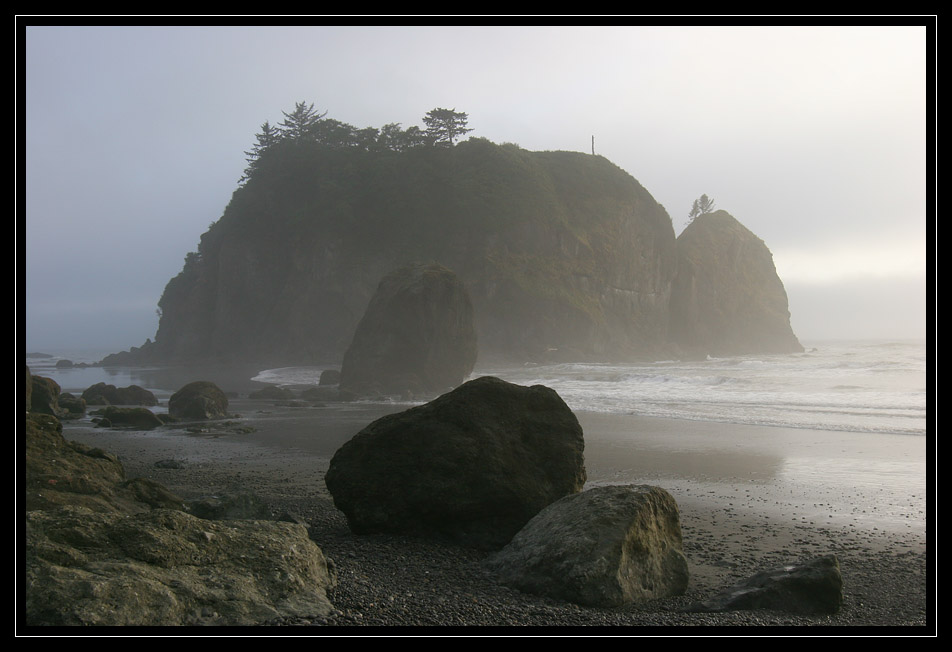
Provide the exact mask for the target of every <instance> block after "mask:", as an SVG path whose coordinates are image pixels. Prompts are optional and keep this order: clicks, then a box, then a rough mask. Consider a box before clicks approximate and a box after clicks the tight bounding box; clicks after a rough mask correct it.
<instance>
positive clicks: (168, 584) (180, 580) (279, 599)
mask: <svg viewBox="0 0 952 652" xmlns="http://www.w3.org/2000/svg"><path fill="white" fill-rule="evenodd" d="M25 552H26V554H25V557H26V573H25V576H26V596H25V597H26V599H25V614H26V624H27V625H61V626H62V625H113V626H125V625H146V626H164V625H170V626H177V625H197V624H202V625H256V624H261V623H263V622H267V621H270V620H273V619H287V618H313V617H319V616H327V615H328V614H330V613H331V612H332V611H333V606H332V605H331V603H330V601H329V600H328V598H327V591H328V590H329V589H331V588H332V587H333V586H334V585H335V584H336V573H335V571H334V567H333V565H332V564H331V563H330V562H329V561H328V560H327V559H326V558H325V557H324V555H323V553H322V552H321V550H320V548H319V547H318V546H317V545H316V544H315V543H314V542H313V541H311V540H310V539H309V538H308V533H307V528H306V527H305V526H303V525H300V524H297V523H287V522H274V521H253V520H234V521H209V520H205V519H200V518H197V517H195V516H192V515H190V514H186V513H184V512H181V511H176V510H170V509H153V510H149V511H146V512H142V513H139V514H134V515H125V514H120V513H115V512H94V511H92V510H89V509H86V508H84V507H78V506H72V505H70V506H65V507H62V508H59V509H56V510H52V511H32V512H27V515H26V551H25Z"/></svg>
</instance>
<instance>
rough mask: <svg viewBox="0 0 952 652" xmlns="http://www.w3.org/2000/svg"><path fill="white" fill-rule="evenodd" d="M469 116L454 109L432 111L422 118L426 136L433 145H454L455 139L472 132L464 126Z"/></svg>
mask: <svg viewBox="0 0 952 652" xmlns="http://www.w3.org/2000/svg"><path fill="white" fill-rule="evenodd" d="M468 120H469V116H468V115H466V114H465V113H462V112H457V111H456V110H455V109H433V110H432V111H430V112H429V113H427V114H426V115H425V116H424V117H423V123H424V124H425V125H426V135H427V136H429V137H430V138H431V139H432V142H433V143H435V144H444V145H446V144H448V145H450V146H452V145H454V144H456V139H457V138H459V137H460V136H462V135H463V134H465V133H468V132H470V131H472V129H469V128H468V127H467V126H466V123H467V121H468Z"/></svg>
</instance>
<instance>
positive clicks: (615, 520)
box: [486, 485, 688, 607]
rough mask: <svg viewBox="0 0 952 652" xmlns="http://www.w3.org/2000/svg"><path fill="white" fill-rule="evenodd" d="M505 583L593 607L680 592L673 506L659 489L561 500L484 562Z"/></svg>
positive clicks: (600, 490) (683, 573)
mask: <svg viewBox="0 0 952 652" xmlns="http://www.w3.org/2000/svg"><path fill="white" fill-rule="evenodd" d="M486 563H487V566H488V567H489V568H490V569H491V570H492V571H493V573H494V574H495V575H496V576H497V578H498V579H499V581H500V582H501V583H502V584H505V585H507V586H510V587H512V588H515V589H518V590H520V591H523V592H525V593H532V594H536V595H542V596H547V597H550V598H554V599H557V600H563V601H568V602H573V603H576V604H580V605H585V606H591V607H616V606H620V605H623V604H626V603H630V602H644V601H646V600H653V599H656V598H663V597H670V596H677V595H682V594H683V593H684V591H685V590H686V589H687V586H688V564H687V560H686V558H685V556H684V552H683V549H682V545H681V524H680V515H679V511H678V505H677V503H676V502H675V500H674V498H672V496H671V494H669V493H668V492H667V491H665V490H664V489H662V488H660V487H652V486H648V485H624V486H604V487H595V488H593V489H589V490H587V491H583V492H582V493H578V494H574V495H570V496H566V497H565V498H562V499H561V500H558V501H556V502H554V503H552V504H551V505H549V506H548V507H546V508H545V509H543V510H542V511H541V512H539V513H538V514H537V515H536V516H535V517H533V518H532V520H530V521H529V522H528V523H527V524H526V526H525V527H524V528H522V530H520V531H519V532H518V533H517V534H516V536H515V537H513V539H512V541H511V542H510V543H509V545H507V546H506V547H505V548H503V549H502V550H501V551H500V552H498V553H496V554H495V555H494V556H492V557H491V558H489V559H488V560H487V562H486Z"/></svg>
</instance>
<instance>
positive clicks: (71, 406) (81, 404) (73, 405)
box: [58, 392, 86, 419]
mask: <svg viewBox="0 0 952 652" xmlns="http://www.w3.org/2000/svg"><path fill="white" fill-rule="evenodd" d="M58 402H59V406H60V408H62V410H63V414H62V417H63V418H66V419H76V418H78V417H81V416H82V415H84V414H86V401H85V400H83V398H82V397H80V396H73V395H72V394H70V393H69V392H63V393H62V394H60V395H59V400H58Z"/></svg>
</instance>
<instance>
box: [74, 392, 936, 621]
mask: <svg viewBox="0 0 952 652" xmlns="http://www.w3.org/2000/svg"><path fill="white" fill-rule="evenodd" d="M407 407H408V406H407V405H399V404H393V405H383V404H334V405H333V406H325V407H307V408H292V407H280V406H275V405H273V404H272V403H271V402H268V401H254V400H250V399H236V400H234V401H233V405H232V406H231V408H230V409H231V410H232V411H234V412H237V413H238V414H239V415H241V416H240V419H239V420H240V421H241V423H242V425H252V426H253V427H254V428H255V430H254V432H251V433H249V434H244V435H237V434H231V433H226V434H221V433H218V434H216V432H215V426H214V423H212V424H210V428H209V432H208V433H205V434H197V435H196V434H187V433H186V432H185V431H183V430H175V429H162V430H160V431H152V432H138V431H116V430H102V429H97V428H94V427H91V425H90V424H84V423H82V422H79V423H77V422H72V423H70V422H66V423H64V436H66V438H67V439H74V440H77V441H82V442H84V443H87V444H91V445H95V446H99V447H101V448H103V449H105V450H107V451H110V452H112V453H114V454H116V455H118V456H119V457H120V459H121V460H122V462H123V464H124V466H125V468H126V474H127V477H136V476H143V477H148V478H150V479H153V480H155V481H157V482H160V483H162V484H164V485H165V486H166V487H168V488H169V489H171V490H172V491H175V492H177V493H179V494H180V495H182V497H183V498H194V497H199V496H202V495H208V494H214V493H221V492H234V491H252V492H254V493H256V494H258V495H259V497H261V498H262V499H264V500H265V501H266V502H267V503H268V504H269V506H271V508H272V510H274V511H276V512H277V511H282V510H283V511H288V512H290V513H293V514H297V515H299V516H300V517H301V518H303V519H304V520H305V521H306V522H307V523H308V524H309V525H310V530H311V534H312V538H313V539H314V540H315V541H316V542H317V543H318V545H319V546H320V547H321V548H322V550H324V551H325V553H326V554H327V555H328V556H330V557H331V558H332V559H334V560H335V563H336V564H337V565H338V568H339V572H340V584H339V586H338V588H337V589H336V590H335V591H334V594H333V595H332V596H331V601H332V603H333V604H334V605H335V607H336V608H337V609H338V615H337V616H336V617H334V618H332V619H331V620H330V621H327V622H322V623H314V624H324V625H332V626H343V625H355V624H365V625H373V624H375V625H385V626H390V627H396V626H407V625H410V626H418V625H430V624H439V625H456V626H466V627H470V626H479V625H496V626H499V625H543V626H562V627H564V626H572V625H578V626H585V627H586V628H590V627H593V626H595V627H598V626H607V627H613V628H614V627H621V626H627V625H639V626H645V625H647V626H659V627H668V626H671V625H704V626H712V625H713V626H719V627H723V626H735V625H758V626H764V625H766V626H795V625H812V626H831V627H839V626H877V627H881V626H891V627H899V628H900V629H901V630H902V631H907V630H908V628H915V629H913V630H908V631H909V633H915V634H917V635H918V634H923V633H925V629H926V625H927V624H929V623H931V615H930V613H929V609H930V608H931V604H930V599H929V595H930V588H931V586H930V579H931V575H930V563H929V560H928V555H927V549H928V542H927V527H926V496H925V490H926V486H925V485H926V479H925V476H926V473H925V472H926V469H925V463H926V454H925V453H926V451H925V448H926V442H925V441H914V440H913V439H912V438H909V437H908V436H904V435H895V436H885V437H881V438H878V439H876V440H875V441H873V442H872V443H870V440H869V438H868V437H865V438H864V439H863V440H862V443H863V444H865V445H864V446H862V447H859V448H857V447H856V446H855V444H856V443H857V442H856V441H852V442H851V440H852V439H853V438H852V437H851V436H849V435H843V433H839V432H832V433H831V432H823V431H806V430H793V429H778V428H773V427H766V426H733V425H729V424H717V423H707V422H690V421H687V422H685V421H681V420H674V419H659V418H653V417H638V416H624V415H604V414H598V413H586V412H580V413H577V416H578V418H579V421H580V423H581V424H582V426H583V430H584V432H585V441H586V453H585V455H586V467H587V468H588V470H589V485H595V484H621V483H635V484H654V485H657V486H661V487H663V488H665V489H666V490H668V491H669V493H671V494H672V496H674V498H675V500H676V501H677V503H678V505H679V507H680V509H681V524H682V533H683V541H684V551H685V555H686V556H687V558H688V562H689V570H690V573H691V582H690V585H689V589H688V593H687V594H686V595H685V596H682V597H680V598H672V599H666V600H663V601H659V602H660V604H650V605H632V606H629V607H624V608H619V609H613V610H606V609H585V608H580V607H576V606H574V605H568V604H563V603H556V602H553V601H549V600H545V599H542V598H536V597H534V596H527V595H523V594H520V593H518V592H515V591H511V590H508V589H506V588H505V587H501V586H498V585H496V584H495V583H494V582H493V581H492V580H491V578H489V577H488V576H487V575H486V573H485V572H484V571H483V570H482V568H481V565H480V561H481V559H482V557H483V556H485V553H480V552H477V551H472V550H467V549H462V548H458V547H454V546H446V545H442V544H439V543H434V542H427V541H422V540H415V539H409V538H405V537H397V536H383V535H379V536H378V535H375V536H355V535H352V534H351V533H350V532H349V530H348V528H347V525H346V519H344V517H343V515H342V514H341V513H340V512H338V511H337V510H336V509H335V508H334V506H333V501H332V499H331V497H330V495H329V494H328V493H327V490H326V487H325V486H324V482H323V475H324V472H325V471H326V469H327V465H328V463H329V460H330V457H331V455H332V454H333V451H334V450H336V448H337V447H338V446H339V445H340V444H342V443H343V442H344V441H346V440H347V439H349V438H350V437H351V436H352V435H353V434H356V432H357V431H358V430H360V429H361V428H362V427H363V426H365V425H366V424H367V423H369V422H370V421H372V420H373V419H375V418H377V417H379V416H382V415H383V414H385V413H387V412H393V411H399V410H403V409H406V408H407ZM893 437H899V438H903V439H899V440H894V439H893ZM916 439H918V438H916ZM725 451H726V452H725ZM167 459H176V460H180V461H182V462H183V465H182V468H178V469H166V468H158V467H156V466H155V462H157V461H161V460H167ZM820 462H825V466H824V464H821V463H820ZM920 468H921V475H920V476H919V477H918V478H915V477H914V476H915V475H916V472H917V470H918V469H920ZM870 469H872V470H873V471H874V472H872V477H871V479H870V478H867V481H866V482H865V483H863V482H858V481H857V479H858V478H863V477H864V476H869V475H870V473H871V471H870ZM910 479H911V480H912V481H914V483H916V485H915V486H916V487H917V488H916V489H915V490H912V491H910V490H908V483H909V481H910ZM920 485H921V489H922V490H921V491H919V489H918V487H919V486H920ZM903 486H906V487H907V489H906V491H905V495H903V492H902V490H901V487H903ZM830 552H832V553H835V554H836V555H837V556H838V558H839V560H840V564H841V569H842V573H843V578H844V606H843V609H842V610H841V611H840V613H838V614H836V615H834V616H828V617H804V616H792V615H789V614H782V613H775V612H734V613H729V614H687V613H681V612H680V611H679V609H681V608H683V607H684V606H686V605H687V604H688V603H690V602H693V601H695V600H698V599H703V598H705V597H708V596H709V595H710V594H712V593H713V592H715V591H717V590H719V589H721V588H724V587H725V586H727V585H729V584H731V583H733V582H734V581H737V580H740V579H745V578H746V577H749V576H750V575H752V574H753V573H755V572H757V571H759V570H763V569H765V568H769V567H774V566H778V565H781V564H785V563H791V562H795V561H798V560H801V559H804V558H807V557H814V556H819V555H822V554H826V553H830ZM437 571H438V572H437ZM438 577H439V578H440V579H438ZM401 605H402V606H401ZM275 624H276V623H275ZM299 624H307V623H299ZM586 631H587V630H586ZM629 633H637V632H629Z"/></svg>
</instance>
